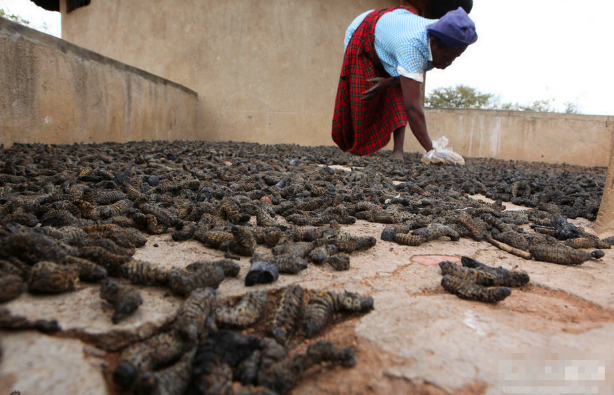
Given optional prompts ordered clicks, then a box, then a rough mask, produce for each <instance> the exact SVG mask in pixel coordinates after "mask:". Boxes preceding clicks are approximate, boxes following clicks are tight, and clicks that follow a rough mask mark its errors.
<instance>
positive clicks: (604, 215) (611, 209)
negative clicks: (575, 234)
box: [595, 142, 614, 236]
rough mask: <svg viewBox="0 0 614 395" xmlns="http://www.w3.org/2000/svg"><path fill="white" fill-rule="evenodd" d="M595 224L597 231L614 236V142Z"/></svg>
mask: <svg viewBox="0 0 614 395" xmlns="http://www.w3.org/2000/svg"><path fill="white" fill-rule="evenodd" d="M595 225H596V230H597V231H599V232H603V233H606V234H608V235H611V236H614V142H612V145H611V147H610V167H609V168H608V172H607V174H606V176H605V185H604V187H603V197H602V198H601V206H600V207H599V215H598V216H597V222H596V224H595Z"/></svg>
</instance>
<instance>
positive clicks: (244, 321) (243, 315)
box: [215, 290, 267, 328]
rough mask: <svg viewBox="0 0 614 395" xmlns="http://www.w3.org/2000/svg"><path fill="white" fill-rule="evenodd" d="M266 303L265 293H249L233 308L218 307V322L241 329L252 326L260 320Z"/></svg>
mask: <svg viewBox="0 0 614 395" xmlns="http://www.w3.org/2000/svg"><path fill="white" fill-rule="evenodd" d="M266 302H267V294H266V292H265V291H261V290H260V291H252V292H248V293H246V294H245V295H244V296H243V297H242V298H241V300H240V301H239V303H237V304H236V305H235V306H233V307H229V306H218V307H217V308H216V309H215V313H216V320H217V322H218V324H223V325H230V326H235V327H241V328H244V327H247V326H250V325H252V324H253V323H254V322H256V321H257V320H258V318H260V315H261V314H262V310H263V309H264V306H266Z"/></svg>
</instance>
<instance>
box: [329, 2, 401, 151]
mask: <svg viewBox="0 0 614 395" xmlns="http://www.w3.org/2000/svg"><path fill="white" fill-rule="evenodd" d="M398 8H405V7H393V8H382V9H379V10H374V11H373V12H371V13H370V14H368V15H367V16H366V17H365V19H364V20H363V21H362V23H361V24H360V26H358V28H357V29H356V31H355V32H354V34H353V35H352V38H351V39H350V42H349V43H348V46H347V48H346V50H345V55H344V57H343V66H341V79H340V80H339V88H338V89H337V98H336V100H335V115H334V117H333V132H332V136H333V141H334V142H335V143H336V144H337V145H338V146H339V148H341V149H342V150H343V151H349V152H351V153H353V154H357V155H371V154H372V153H374V152H375V151H378V150H380V149H381V148H382V147H384V146H385V145H386V144H388V142H389V141H390V135H391V134H392V132H393V131H395V130H396V129H398V128H400V127H402V126H405V125H406V124H407V114H406V113H405V106H404V104H403V92H402V91H401V86H400V85H396V86H394V87H391V88H389V89H388V90H387V91H386V93H385V94H382V95H379V97H377V98H375V99H371V100H362V99H361V96H360V95H361V93H362V92H364V91H366V90H368V89H369V88H370V86H369V85H370V84H371V83H369V82H367V81H368V80H369V79H371V78H375V77H387V78H388V77H390V75H389V74H388V73H387V72H386V71H385V70H384V67H383V66H382V63H381V62H380V60H379V58H378V56H377V53H376V52H375V44H374V40H373V34H374V32H375V24H376V23H377V21H378V20H379V18H380V17H381V16H382V15H384V14H385V13H387V12H390V11H392V10H395V9H398ZM405 9H407V10H409V11H411V10H410V9H409V8H405ZM412 12H413V11H412Z"/></svg>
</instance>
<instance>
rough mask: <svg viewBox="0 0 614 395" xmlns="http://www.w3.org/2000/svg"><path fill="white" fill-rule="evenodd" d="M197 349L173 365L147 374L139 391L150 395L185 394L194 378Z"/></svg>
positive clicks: (142, 379) (141, 382)
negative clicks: (193, 366) (193, 360)
mask: <svg viewBox="0 0 614 395" xmlns="http://www.w3.org/2000/svg"><path fill="white" fill-rule="evenodd" d="M195 353H196V349H193V350H190V351H188V352H186V353H185V354H184V355H183V356H182V357H181V359H179V361H177V362H176V363H174V364H173V365H171V366H169V367H167V368H165V369H162V370H159V371H156V372H145V373H144V374H143V375H142V376H141V379H140V382H139V391H140V393H142V394H150V395H175V394H183V393H184V392H185V390H186V389H187V388H188V386H189V384H190V378H191V377H192V359H193V358H194V354H195Z"/></svg>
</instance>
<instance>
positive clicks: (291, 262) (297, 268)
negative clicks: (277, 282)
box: [270, 254, 308, 274]
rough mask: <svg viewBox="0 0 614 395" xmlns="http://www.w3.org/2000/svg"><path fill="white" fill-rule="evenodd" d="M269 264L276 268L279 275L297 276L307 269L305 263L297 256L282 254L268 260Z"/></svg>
mask: <svg viewBox="0 0 614 395" xmlns="http://www.w3.org/2000/svg"><path fill="white" fill-rule="evenodd" d="M270 262H271V263H272V264H273V265H275V266H276V267H277V270H278V271H279V273H285V274H297V273H299V272H301V271H303V270H305V269H307V266H308V264H307V261H306V260H305V259H303V258H301V257H300V256H299V255H293V254H284V255H277V256H274V257H271V258H270Z"/></svg>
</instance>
